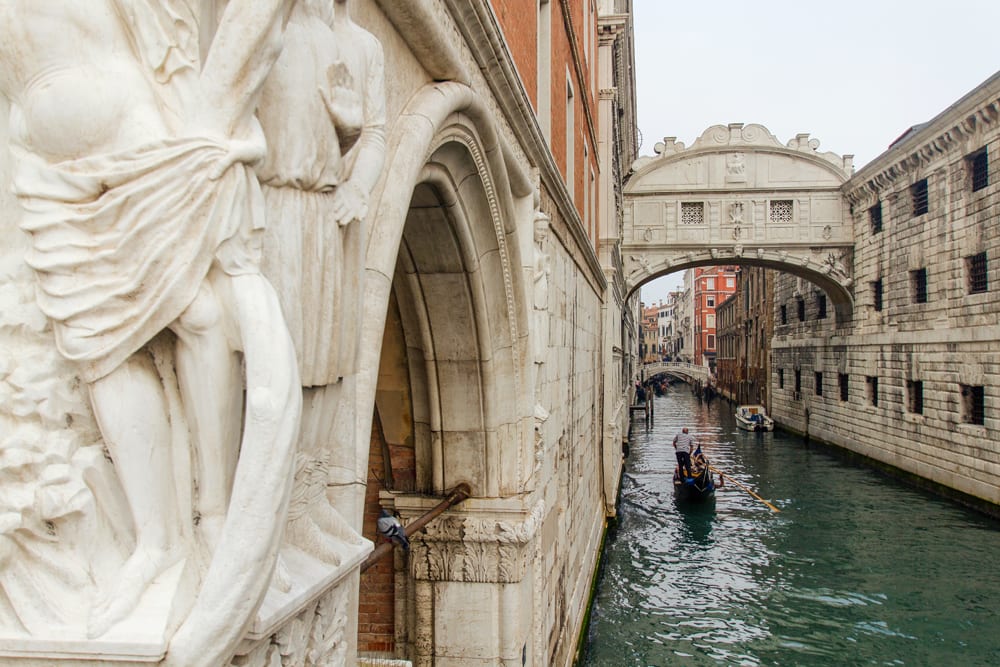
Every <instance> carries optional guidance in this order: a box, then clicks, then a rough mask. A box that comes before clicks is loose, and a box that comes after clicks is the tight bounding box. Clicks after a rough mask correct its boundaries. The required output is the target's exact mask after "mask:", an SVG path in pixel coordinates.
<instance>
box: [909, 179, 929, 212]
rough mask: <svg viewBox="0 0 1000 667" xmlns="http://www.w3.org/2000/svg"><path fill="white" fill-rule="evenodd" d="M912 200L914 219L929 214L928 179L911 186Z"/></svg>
mask: <svg viewBox="0 0 1000 667" xmlns="http://www.w3.org/2000/svg"><path fill="white" fill-rule="evenodd" d="M910 198H911V199H912V201H913V217H917V216H918V215H923V214H924V213H927V210H928V205H927V179H926V178H924V179H921V180H919V181H917V182H916V183H914V184H913V185H911V186H910Z"/></svg>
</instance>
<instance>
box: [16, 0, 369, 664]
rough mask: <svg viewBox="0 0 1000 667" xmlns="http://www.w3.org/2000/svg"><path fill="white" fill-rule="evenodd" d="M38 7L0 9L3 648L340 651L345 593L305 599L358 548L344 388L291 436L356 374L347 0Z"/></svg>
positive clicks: (353, 126) (282, 655) (357, 68)
mask: <svg viewBox="0 0 1000 667" xmlns="http://www.w3.org/2000/svg"><path fill="white" fill-rule="evenodd" d="M44 6H45V9H44V10H43V9H41V7H42V5H39V3H36V2H27V1H20V0H19V1H17V2H11V3H7V5H6V6H5V7H4V8H3V9H2V10H0V14H2V18H3V21H2V22H0V26H2V27H0V31H3V36H4V38H5V39H3V40H2V42H0V72H2V74H0V92H2V94H3V95H2V98H0V108H2V109H0V110H2V111H6V110H7V104H8V103H9V104H10V117H11V119H12V121H13V122H12V123H11V125H10V128H9V144H10V147H11V153H12V155H13V162H12V164H11V165H8V164H7V161H8V160H7V157H6V156H5V155H3V156H0V177H3V180H4V182H7V181H8V179H9V180H10V181H11V182H12V183H13V187H14V191H15V193H16V196H17V200H18V201H17V202H16V203H15V202H11V201H7V199H6V197H5V195H2V196H0V204H2V205H3V209H2V212H3V217H0V234H2V236H3V239H4V250H3V253H2V256H0V278H2V283H0V342H2V348H0V350H2V351H0V597H2V602H0V656H3V657H2V658H0V661H2V662H4V664H17V660H18V659H22V658H23V659H28V660H35V661H36V662H35V663H33V664H38V663H37V661H38V660H44V661H45V662H46V664H49V663H57V662H58V661H59V660H61V659H80V658H81V656H84V657H87V656H90V657H93V658H94V659H97V660H118V661H124V662H127V663H129V664H132V663H135V662H143V663H151V662H156V661H158V660H159V661H161V662H162V664H165V665H178V666H181V665H183V666H184V667H191V666H198V665H205V666H206V667H207V666H212V667H217V666H218V665H223V664H228V662H229V660H230V659H231V658H232V656H233V654H234V653H235V652H236V651H237V645H238V644H239V643H240V641H241V639H244V638H247V639H249V640H250V642H249V643H244V644H243V645H242V646H244V647H249V648H248V649H247V650H249V651H250V655H249V656H246V655H245V656H243V658H241V660H243V662H241V663H240V664H253V665H256V664H260V665H264V664H267V665H275V664H287V663H285V662H284V661H285V660H286V659H288V660H291V663H293V664H301V663H302V662H303V661H302V659H300V658H294V657H293V658H288V656H289V655H292V656H295V655H301V654H303V653H304V652H306V651H308V652H309V653H310V655H311V656H312V659H316V660H317V661H318V662H321V663H322V664H343V662H344V658H345V651H346V647H347V646H348V645H350V644H345V643H344V641H343V633H344V630H345V628H346V626H347V624H346V620H347V618H348V615H347V614H348V611H349V609H348V607H349V606H350V600H349V599H348V597H349V596H347V595H346V593H345V590H342V589H336V590H334V591H333V592H332V593H330V594H328V595H326V596H325V597H322V598H320V599H318V601H315V602H313V603H312V604H311V606H310V605H307V606H305V607H302V606H301V603H302V601H303V600H304V599H306V598H304V597H303V596H306V595H307V594H308V595H314V597H313V599H314V600H316V599H317V598H316V597H315V596H316V595H318V594H319V591H320V590H321V589H320V588H318V586H319V584H320V583H322V584H323V585H325V586H327V587H328V586H329V585H330V584H332V583H333V581H335V580H336V577H339V576H344V574H346V571H345V570H344V569H343V568H341V569H340V570H338V569H337V565H338V564H340V565H341V566H346V565H350V564H351V563H353V562H355V561H359V560H360V559H361V558H363V556H364V553H365V552H367V550H368V549H370V543H367V542H366V541H363V540H361V538H360V536H358V535H357V533H355V532H354V531H353V530H351V529H350V528H349V527H348V526H347V524H346V522H345V521H344V520H343V519H342V518H341V517H340V516H339V515H338V514H337V512H336V510H335V509H334V508H333V507H332V506H331V505H330V504H329V502H328V500H327V498H326V497H325V495H324V492H325V489H326V487H327V484H326V479H325V477H323V470H322V468H323V467H324V464H325V463H326V462H328V460H329V459H330V457H331V456H335V453H334V452H331V451H330V449H329V448H328V447H329V445H327V444H326V441H327V436H328V435H329V433H330V431H331V430H332V429H333V427H334V424H335V423H343V422H353V415H350V416H348V417H346V418H344V419H341V420H340V421H339V422H338V420H337V417H336V415H337V414H338V413H337V407H338V404H339V401H340V400H341V398H340V395H339V394H338V393H337V392H336V391H331V392H328V393H327V394H328V395H325V396H324V397H323V401H325V402H324V403H323V407H321V408H320V409H318V410H315V409H314V412H313V413H311V414H312V416H311V417H310V420H309V422H307V423H305V424H304V425H303V427H302V434H303V435H302V438H303V439H304V440H307V441H309V442H315V443H317V444H315V446H306V447H303V449H302V452H301V453H300V455H299V456H298V457H296V449H297V446H298V440H297V434H298V433H299V429H300V414H301V408H302V396H303V385H305V386H307V387H317V386H318V387H323V388H326V387H330V386H334V387H337V386H338V385H340V384H341V383H342V382H344V378H350V376H351V375H352V374H353V373H354V372H355V369H356V366H355V359H356V355H355V354H354V350H355V348H356V345H357V331H356V326H357V323H358V322H359V321H360V319H361V318H360V317H359V316H358V314H357V312H358V311H359V308H360V305H361V301H360V300H361V294H360V291H359V289H358V285H359V284H360V279H361V271H362V266H361V264H360V261H361V260H360V258H361V257H362V254H361V250H360V248H361V245H362V244H361V241H360V238H358V237H359V236H360V235H361V234H363V232H362V231H361V230H362V229H363V228H362V227H361V224H362V221H363V220H364V219H365V217H366V216H367V199H368V196H369V193H370V192H371V188H372V186H373V184H374V181H375V179H376V178H377V177H378V175H379V172H380V170H381V165H382V153H383V152H384V141H383V140H382V127H383V125H384V91H383V86H382V62H381V48H380V46H379V44H378V42H377V40H375V38H374V37H373V36H371V35H370V34H368V33H367V32H365V31H363V30H361V29H360V28H359V27H358V26H356V25H355V24H353V23H352V22H351V21H350V18H349V16H348V14H347V2H346V1H345V0H302V1H300V2H298V3H296V2H295V0H252V1H250V0H229V1H228V2H214V1H212V0H206V2H205V3H204V8H196V3H188V2H178V1H175V0H162V1H160V2H137V1H135V0H97V1H95V2H93V3H59V7H58V9H57V10H53V12H57V13H53V14H50V13H49V11H48V5H47V4H46V5H44ZM53 16H56V17H58V22H57V24H55V25H54V24H53V18H52V17H53ZM54 28H58V31H59V34H58V35H57V36H56V35H54V34H53V32H52V31H53V29H54ZM284 31H288V32H289V33H295V37H297V39H295V40H292V41H291V42H290V43H291V44H292V47H293V48H292V49H291V50H289V51H287V52H284V53H283V52H282V51H281V48H280V46H281V39H282V33H283V32H284ZM32 45H45V46H44V49H43V48H42V47H37V48H36V47H34V46H32ZM320 47H322V48H320ZM295 49H299V50H298V51H296V50H295ZM283 59H284V60H285V61H289V60H290V61H291V62H284V64H283V65H282V62H283ZM276 62H277V63H278V64H279V65H281V67H279V68H278V69H275V64H276ZM296 86H299V87H305V89H306V92H307V93H308V95H306V97H310V99H312V101H313V102H314V106H313V107H311V109H312V110H313V111H317V112H321V113H316V114H314V115H312V116H311V117H310V121H309V122H306V123H291V122H290V121H289V120H288V118H287V114H288V112H289V109H288V107H287V105H286V104H281V103H282V102H284V101H285V100H284V99H283V98H281V95H282V94H283V93H286V92H288V91H289V90H292V89H293V88H295V87H296ZM262 90H263V91H264V92H265V95H264V98H263V102H261V104H260V107H259V114H258V101H259V99H260V93H261V91H262ZM300 92H301V91H300ZM298 97H303V96H298ZM269 99H270V100H271V105H272V106H269V103H268V100H269ZM276 104H280V105H281V107H282V109H281V111H280V112H276V113H270V114H269V111H272V112H273V111H275V107H274V106H273V105H276ZM303 111H305V110H303ZM261 126H263V129H264V132H263V133H262V132H261ZM7 132H8V130H7V129H4V130H2V131H0V140H2V142H3V143H4V144H6V143H7V138H8V134H7ZM265 134H266V135H267V140H268V141H267V145H268V147H269V149H270V150H271V151H272V152H271V153H266V149H265V141H264V135H265ZM3 150H4V152H6V146H4V148H3ZM304 153H307V154H308V155H309V156H310V157H309V159H304V158H303V154H304ZM265 155H267V157H266V159H265ZM262 160H263V162H262ZM289 170H291V171H289ZM296 170H298V171H296ZM292 172H294V173H292ZM306 172H308V173H306ZM259 178H260V179H261V180H263V181H265V183H266V184H267V185H268V187H269V189H270V190H271V191H269V192H266V193H264V195H263V196H262V190H261V186H260V182H259V180H258V179H259ZM278 185H280V186H284V185H290V186H292V187H288V188H284V187H282V190H284V192H282V193H281V194H280V195H279V194H276V193H275V192H273V187H272V186H278ZM18 204H19V205H20V206H19V209H20V210H19V211H18V212H17V214H14V213H13V210H14V209H15V208H18V206H17V205H18ZM15 218H17V220H15ZM292 221H294V224H293V223H292ZM275 222H279V223H284V225H283V226H282V225H278V226H277V229H278V231H277V233H276V234H272V235H271V237H270V238H269V239H267V241H266V243H265V242H264V241H265V239H264V236H265V228H266V226H267V224H271V223H275ZM16 226H20V231H19V230H18V229H17V228H16ZM307 233H315V234H319V235H320V236H322V237H323V238H322V239H318V240H316V239H313V240H312V241H309V242H306V243H304V244H303V242H302V238H303V235H304V234H307ZM352 234H353V235H354V238H353V240H352V239H351V238H349V237H351V235H352ZM262 246H264V252H265V254H266V255H267V258H268V260H270V261H271V265H272V267H273V266H274V265H275V264H280V265H281V270H286V271H287V270H292V269H296V270H298V273H297V274H296V275H293V276H291V277H289V276H288V275H286V274H281V275H278V274H279V273H280V271H279V270H278V269H272V270H270V271H269V272H268V275H269V276H270V277H272V278H274V279H275V281H276V282H277V283H278V285H279V289H280V290H281V291H282V294H281V297H283V298H282V299H281V300H279V295H278V294H276V292H275V290H274V288H273V287H272V285H271V283H270V282H269V281H268V280H267V279H265V277H264V275H263V273H262V269H261V250H262ZM319 246H322V247H323V248H325V251H326V252H327V253H328V254H332V255H333V256H334V260H335V261H323V262H319V263H317V262H316V261H315V258H308V257H306V256H305V255H304V251H305V250H306V249H307V248H308V249H310V250H313V249H316V248H317V247H319ZM278 255H280V257H281V258H280V260H277V261H275V258H276V257H277V256H278ZM355 255H356V256H355ZM326 259H327V260H330V258H329V257H327V258H326ZM318 264H322V267H319V266H318ZM328 264H329V265H333V268H332V270H333V271H335V272H336V275H333V276H330V275H327V274H326V273H324V274H323V275H322V276H318V277H317V276H312V277H311V278H310V277H309V276H307V275H305V274H308V273H310V271H313V272H314V273H315V271H314V270H315V269H317V268H319V269H322V270H326V268H327V265H328ZM322 270H321V271H320V272H322ZM284 278H288V280H286V281H284V282H282V279H284ZM310 281H312V282H310ZM305 283H309V285H313V283H317V284H319V283H322V284H323V286H324V287H323V288H322V289H319V288H317V289H315V290H314V289H313V288H312V287H308V286H307V287H303V284H305ZM36 288H37V289H36ZM323 290H327V291H323ZM330 290H332V293H331V291H330ZM36 292H37V297H36ZM286 292H288V293H294V295H295V296H294V297H293V300H292V301H290V300H289V299H288V294H286ZM303 293H305V294H304V296H306V297H308V298H302V299H301V301H300V303H302V304H303V305H302V306H301V307H299V311H298V312H296V311H294V310H293V309H292V308H291V304H292V303H293V301H295V300H297V299H299V297H302V296H303ZM334 297H336V298H334ZM283 308H284V309H286V313H294V316H295V317H299V318H301V322H304V323H305V326H304V327H303V328H305V329H310V328H312V329H316V330H317V331H318V336H319V337H320V339H321V340H322V343H321V344H320V345H313V346H312V347H310V346H309V345H306V344H304V343H303V335H304V334H302V332H301V330H300V331H298V332H297V337H296V338H295V339H294V344H293V336H291V335H290V334H289V330H288V327H287V326H286V323H285V318H284V316H283V313H282V310H283ZM301 322H300V324H301ZM317 322H320V324H316V323H317ZM330 340H335V341H336V342H337V344H336V345H333V346H331V345H329V341H330ZM317 347H322V348H323V349H324V353H326V352H329V351H330V350H332V357H335V359H333V358H330V359H327V358H324V359H319V358H318V356H317V357H316V358H312V357H309V358H307V359H305V360H304V355H305V356H308V355H309V354H311V353H313V352H315V354H316V355H320V352H318V351H317V350H316V348H317ZM297 354H298V357H299V359H298V362H297V359H296V357H297ZM300 370H301V379H300ZM317 373H318V375H315V374H317ZM313 402H314V403H315V402H316V401H313ZM309 414H310V413H307V416H308V415H309ZM307 444H308V443H307ZM349 444H350V445H353V439H350V441H349ZM290 503H291V505H292V507H293V516H292V517H291V523H290V525H289V527H288V528H287V529H286V527H285V522H286V516H287V515H288V508H289V505H290ZM283 532H284V533H285V535H286V542H285V544H284V546H282V534H283ZM291 547H295V548H294V549H292V548H291ZM279 554H280V555H279ZM348 560H350V562H347V561H348ZM275 568H277V573H276V575H275V578H274V581H273V582H272V576H271V574H272V571H274V570H275ZM310 591H312V592H310ZM282 596H284V597H282ZM283 605H284V606H283ZM296 605H299V606H296ZM268 615H269V616H268ZM268 619H271V620H268ZM274 619H280V621H284V620H288V619H290V620H289V622H290V623H291V625H289V626H286V627H284V629H282V630H280V631H279V630H277V623H279V622H280V621H279V620H274ZM272 621H273V624H272ZM248 628H249V629H250V632H249V635H245V633H246V631H247V629H248ZM275 632H277V634H274V633H275ZM272 638H273V641H272ZM255 641H256V642H257V643H256V644H255V643H254V642H255Z"/></svg>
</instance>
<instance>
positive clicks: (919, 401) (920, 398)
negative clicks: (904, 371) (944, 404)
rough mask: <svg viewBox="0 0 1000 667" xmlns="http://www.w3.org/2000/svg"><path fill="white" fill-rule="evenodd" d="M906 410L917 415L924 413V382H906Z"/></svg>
mask: <svg viewBox="0 0 1000 667" xmlns="http://www.w3.org/2000/svg"><path fill="white" fill-rule="evenodd" d="M906 409H907V411H908V412H912V413H913V414H916V415H922V414H923V413H924V383H923V381H922V380H907V381H906Z"/></svg>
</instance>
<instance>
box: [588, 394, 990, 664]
mask: <svg viewBox="0 0 1000 667" xmlns="http://www.w3.org/2000/svg"><path fill="white" fill-rule="evenodd" d="M654 405H655V419H654V423H653V425H652V427H651V428H650V429H648V430H647V429H645V428H644V427H643V426H642V425H641V424H640V423H636V426H635V427H634V429H633V440H632V445H631V453H630V456H629V458H628V460H627V462H626V465H625V476H624V478H623V481H622V491H621V498H620V504H619V517H618V521H617V523H616V524H615V525H613V526H612V528H611V529H609V532H608V539H607V543H606V545H605V551H604V554H603V560H602V565H601V571H600V574H599V577H598V582H597V587H596V590H595V597H594V604H593V609H592V614H591V619H590V626H589V628H588V631H587V638H586V645H585V647H584V649H583V651H582V653H581V659H580V661H579V663H578V664H579V665H581V666H584V667H630V666H633V665H635V666H641V667H647V666H655V667H662V666H666V665H685V666H686V665H781V666H784V665H823V666H826V665H928V666H935V667H951V666H953V665H954V666H959V665H961V666H965V667H971V666H978V665H983V666H1000V522H997V521H995V520H993V519H990V518H987V517H984V516H983V515H980V514H978V513H975V512H973V511H971V510H967V509H965V508H963V507H961V506H958V505H955V504H953V503H951V502H949V501H946V500H943V499H940V498H937V497H935V496H933V495H929V494H926V493H924V492H922V491H918V490H915V489H913V488H911V487H908V486H906V485H904V484H902V483H900V482H896V481H894V480H892V479H889V478H886V477H885V476H883V475H881V474H880V473H878V472H875V471H874V470H870V469H868V468H864V467H860V466H858V465H855V464H853V463H850V462H848V461H847V460H845V459H843V458H842V457H840V456H838V455H836V454H834V453H832V452H831V451H829V450H828V449H826V448H823V447H819V446H817V445H815V444H814V445H810V444H809V443H807V442H805V441H804V440H802V439H801V438H798V437H795V436H792V435H790V434H787V433H783V432H780V431H779V432H777V433H767V434H756V433H746V432H743V431H739V430H738V429H737V428H736V424H735V421H734V419H733V417H732V411H733V406H731V405H730V404H728V403H726V402H725V401H720V400H715V401H713V402H712V403H711V404H709V405H705V404H703V403H700V402H698V401H697V400H696V399H695V398H694V397H692V396H691V394H690V392H689V391H687V389H686V387H685V386H684V385H680V386H679V387H677V388H674V389H673V390H672V391H671V392H669V393H668V394H667V395H666V396H663V397H658V398H656V399H655V403H654ZM682 426H689V427H690V428H691V432H692V433H693V434H694V435H695V437H696V438H697V440H698V441H699V442H700V443H702V446H703V449H704V451H705V452H706V453H707V455H708V457H709V458H710V459H711V461H712V464H713V465H714V466H716V467H718V468H720V469H721V470H723V471H725V472H729V473H731V475H732V477H733V478H734V479H736V480H737V481H739V482H741V483H742V484H744V485H745V486H747V487H748V488H751V489H754V490H755V491H756V492H757V493H758V494H759V495H760V496H761V497H763V498H765V499H767V500H769V501H770V502H772V503H773V504H774V505H775V506H777V507H778V508H780V510H781V511H780V512H779V513H775V512H772V511H771V510H770V509H768V507H767V506H766V505H764V504H762V503H761V502H759V501H757V500H755V499H753V498H752V497H751V496H750V495H749V494H747V493H746V492H744V491H742V490H740V489H738V488H737V487H736V486H735V485H733V484H730V485H728V486H727V487H726V488H724V489H721V490H719V491H718V492H717V494H716V498H715V500H714V501H711V502H710V503H709V504H707V505H705V506H701V507H688V506H683V505H681V506H678V505H677V504H676V503H675V501H674V498H673V490H672V486H671V474H672V471H673V467H674V464H675V459H674V453H673V447H672V446H671V444H670V443H671V440H672V439H673V436H674V434H675V433H676V432H677V431H678V430H679V429H680V428H681V427H682Z"/></svg>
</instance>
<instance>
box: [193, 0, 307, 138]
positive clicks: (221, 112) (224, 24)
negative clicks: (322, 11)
mask: <svg viewBox="0 0 1000 667" xmlns="http://www.w3.org/2000/svg"><path fill="white" fill-rule="evenodd" d="M296 1H297V0H229V2H228V3H227V4H226V7H225V9H224V10H223V13H222V18H221V20H220V22H219V27H218V30H217V31H216V33H215V36H214V38H213V39H212V44H211V46H210V47H209V51H208V56H207V57H206V59H205V65H204V67H203V68H202V75H201V85H202V90H203V92H204V95H205V110H206V113H209V114H212V117H211V118H208V119H206V120H207V121H208V124H209V127H211V128H213V129H217V130H219V131H221V132H223V133H224V134H225V135H226V136H232V135H233V134H234V133H236V132H237V131H238V130H239V129H240V128H241V126H243V124H244V123H246V122H248V121H249V120H250V119H251V118H252V116H253V112H254V108H255V106H256V97H257V93H258V92H259V91H260V88H261V86H262V85H263V83H264V79H265V78H266V77H267V75H268V72H270V70H271V66H272V65H273V64H274V61H275V60H277V58H278V56H279V55H280V53H281V38H282V34H283V32H284V26H285V22H286V21H287V19H288V15H289V13H290V12H291V9H292V7H293V6H294V5H295V2H296Z"/></svg>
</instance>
